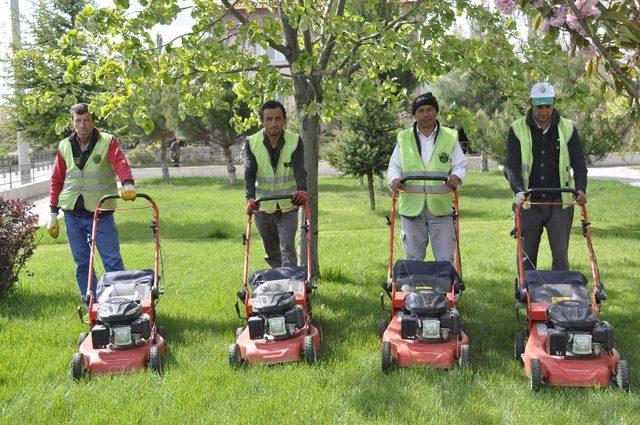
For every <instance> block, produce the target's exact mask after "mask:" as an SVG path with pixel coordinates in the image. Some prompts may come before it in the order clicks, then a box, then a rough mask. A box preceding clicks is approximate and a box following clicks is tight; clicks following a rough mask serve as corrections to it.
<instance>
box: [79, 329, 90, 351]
mask: <svg viewBox="0 0 640 425" xmlns="http://www.w3.org/2000/svg"><path fill="white" fill-rule="evenodd" d="M87 335H89V334H88V333H86V332H82V333H80V336H79V337H78V348H80V346H81V345H82V343H83V342H84V340H85V339H86V338H87Z"/></svg>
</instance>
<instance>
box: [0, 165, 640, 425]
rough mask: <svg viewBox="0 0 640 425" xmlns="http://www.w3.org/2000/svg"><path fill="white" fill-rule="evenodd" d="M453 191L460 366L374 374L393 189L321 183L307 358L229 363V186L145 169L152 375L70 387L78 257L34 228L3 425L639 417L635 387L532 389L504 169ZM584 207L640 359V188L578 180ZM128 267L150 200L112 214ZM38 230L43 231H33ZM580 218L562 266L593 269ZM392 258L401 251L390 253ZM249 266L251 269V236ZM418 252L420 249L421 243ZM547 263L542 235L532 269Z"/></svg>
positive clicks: (4, 381) (9, 306)
mask: <svg viewBox="0 0 640 425" xmlns="http://www.w3.org/2000/svg"><path fill="white" fill-rule="evenodd" d="M467 180H468V181H467V183H466V184H465V185H464V187H463V189H462V190H461V231H462V235H461V248H462V263H463V273H464V279H465V282H466V286H467V290H466V291H465V292H464V294H463V297H462V299H461V301H460V310H461V314H462V315H463V317H464V319H465V321H466V323H467V329H468V331H469V333H470V336H471V338H472V345H471V349H472V368H471V370H457V369H454V370H450V371H443V370H430V369H424V368H411V369H403V370H396V371H394V372H393V373H392V374H390V375H385V374H383V373H382V372H381V368H380V342H379V341H378V339H377V336H376V331H377V327H376V323H377V319H379V318H382V317H384V313H383V312H382V311H381V310H380V307H379V294H380V291H381V283H382V282H384V280H385V276H386V256H387V250H388V246H387V244H388V228H387V226H386V220H385V218H384V216H385V214H388V204H389V198H388V197H384V196H382V197H381V198H380V200H379V202H378V205H379V209H378V210H377V211H375V212H372V211H370V210H369V208H368V196H367V193H366V192H365V191H358V190H357V188H356V182H355V180H352V179H346V178H343V179H338V178H321V180H320V183H321V185H320V189H321V197H320V223H319V229H320V240H319V242H320V264H321V269H322V276H323V278H322V279H321V281H320V288H319V290H318V291H317V292H316V294H315V296H314V298H313V300H312V302H313V303H314V308H315V312H316V315H317V317H318V318H320V320H321V321H322V326H323V329H324V333H325V345H324V346H323V347H322V351H321V353H320V362H319V363H318V364H317V365H316V366H314V367H309V366H306V365H305V364H289V365H284V366H271V367H264V366H255V365H254V366H251V367H248V368H243V369H240V370H233V369H231V368H229V366H228V364H227V345H228V344H229V343H231V342H232V341H233V340H234V332H235V328H236V327H237V326H238V325H239V324H240V323H239V320H238V319H237V318H236V316H235V312H234V309H233V303H234V302H235V300H236V296H235V293H236V291H237V290H238V289H239V288H240V284H241V277H242V259H243V246H242V244H241V242H242V238H241V234H242V232H243V231H244V225H245V219H246V216H245V215H244V214H243V213H242V209H241V207H242V204H243V199H244V196H243V193H242V190H241V188H240V187H236V188H230V187H229V186H227V185H226V182H225V181H224V180H223V179H196V178H185V179H174V180H172V182H171V184H169V185H165V184H162V183H161V182H160V181H156V180H148V181H144V182H142V184H140V190H143V191H144V192H146V193H148V194H150V195H151V196H152V197H153V198H154V199H155V200H156V201H157V202H158V205H159V206H160V212H161V237H162V254H163V263H164V275H163V282H164V286H165V290H166V292H165V296H164V297H163V298H162V299H161V301H160V304H159V306H158V322H159V323H160V324H164V325H165V326H166V327H167V330H168V338H169V341H168V347H169V353H168V357H167V361H166V370H165V373H164V374H162V375H159V376H158V375H155V374H153V373H150V372H141V373H132V374H120V375H112V376H98V377H91V378H87V379H83V380H82V381H80V382H79V383H75V382H73V380H72V379H71V376H70V365H71V356H72V354H73V352H74V351H75V350H76V340H77V336H78V333H80V332H82V331H85V330H86V326H85V325H82V324H81V323H80V321H79V320H78V318H77V316H76V313H75V307H76V305H77V303H78V300H79V294H78V290H77V286H76V283H75V278H74V276H75V274H74V264H73V261H72V259H71V254H70V252H69V248H68V246H67V244H66V241H65V234H64V233H62V234H61V236H60V238H59V239H58V240H57V241H52V240H50V239H48V238H46V237H45V238H43V241H42V245H41V246H40V247H39V248H38V249H37V251H36V253H35V255H34V256H33V257H32V259H31V260H30V262H29V263H28V269H29V272H30V273H29V274H23V275H22V276H21V280H20V282H19V284H18V285H17V289H16V290H15V291H14V292H13V293H12V294H11V295H10V296H9V297H7V298H6V299H4V300H2V301H0V422H2V423H149V422H153V423H171V424H182V423H241V424H248V423H434V424H439V423H454V424H455V423H469V424H493V423H519V424H521V423H527V424H528V423H536V424H537V423H539V424H568V423H579V424H614V423H615V424H637V423H640V413H638V411H639V409H640V403H639V399H638V392H637V388H638V386H633V384H632V391H631V393H623V392H621V391H618V390H615V389H599V388H546V389H544V390H543V391H541V392H540V393H536V394H532V393H531V392H530V390H529V385H528V379H527V378H526V376H525V375H524V371H523V369H522V367H521V366H520V365H519V363H518V362H517V361H515V360H514V359H513V356H512V350H513V346H512V337H513V334H514V332H516V331H517V330H519V325H517V323H516V321H515V314H514V309H513V282H514V277H515V241H514V240H513V239H511V238H510V237H509V231H510V230H511V228H512V225H513V224H512V213H511V207H510V205H511V195H510V193H509V190H508V188H507V185H506V182H505V181H504V178H503V177H502V176H499V175H496V174H491V175H486V174H471V175H470V176H469V177H468V179H467ZM588 205H589V207H590V210H589V212H590V218H591V221H592V222H593V238H594V246H595V249H596V254H597V256H598V260H599V264H600V269H601V273H602V278H603V280H604V282H605V284H606V285H607V292H608V294H609V301H608V302H607V303H606V304H605V307H604V308H603V309H602V318H603V319H606V320H608V321H609V322H611V324H612V325H613V326H614V328H615V332H616V335H615V336H616V345H617V347H618V348H619V350H620V352H621V353H622V356H623V358H626V359H627V360H628V361H629V362H630V365H631V367H632V369H633V370H634V373H633V375H634V377H638V376H640V375H639V374H638V373H637V370H636V369H638V368H640V355H639V354H638V352H637V351H636V348H637V347H638V345H639V344H640V337H639V336H638V329H639V325H640V309H639V308H638V305H640V296H639V294H638V283H639V282H640V279H639V278H640V272H639V269H640V259H639V258H638V254H639V252H638V251H639V248H640V216H639V215H638V210H640V188H634V187H630V186H626V185H622V184H618V183H613V182H598V181H595V182H590V183H589V203H588ZM116 221H117V223H118V228H119V231H120V238H121V247H122V254H123V257H124V260H125V265H126V266H127V267H128V268H147V267H150V266H151V264H152V263H151V261H152V246H151V231H150V230H149V229H148V224H149V222H150V212H149V210H140V211H133V212H128V213H125V212H122V213H117V217H116ZM43 233H44V232H43ZM582 239H583V238H582V236H581V232H580V229H579V225H578V221H577V218H576V220H575V222H574V231H573V233H572V241H571V248H570V261H571V264H572V268H573V269H575V270H580V271H583V272H584V273H585V274H586V275H589V265H588V259H587V255H586V249H585V247H584V241H583V240H582ZM400 251H401V250H400ZM252 253H253V258H252V268H253V269H257V268H265V267H266V263H264V261H263V260H262V247H261V243H260V240H259V239H258V238H257V237H256V238H255V239H254V245H253V249H252ZM429 255H431V254H429ZM549 264H550V258H549V249H548V247H547V246H546V237H544V236H543V243H542V246H541V253H540V256H539V265H540V266H541V267H545V265H546V266H548V265H549Z"/></svg>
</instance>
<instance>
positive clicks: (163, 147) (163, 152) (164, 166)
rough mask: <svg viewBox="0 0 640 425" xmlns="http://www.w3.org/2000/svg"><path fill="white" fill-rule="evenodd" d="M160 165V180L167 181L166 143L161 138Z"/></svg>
mask: <svg viewBox="0 0 640 425" xmlns="http://www.w3.org/2000/svg"><path fill="white" fill-rule="evenodd" d="M160 163H161V166H162V180H164V181H165V182H168V181H169V164H167V141H166V140H165V138H164V137H163V138H162V139H161V140H160Z"/></svg>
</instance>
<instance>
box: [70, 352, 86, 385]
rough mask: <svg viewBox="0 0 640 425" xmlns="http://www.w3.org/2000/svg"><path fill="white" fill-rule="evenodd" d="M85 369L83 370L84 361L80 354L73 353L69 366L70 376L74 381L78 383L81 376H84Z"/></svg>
mask: <svg viewBox="0 0 640 425" xmlns="http://www.w3.org/2000/svg"><path fill="white" fill-rule="evenodd" d="M84 373H85V368H84V359H83V358H82V354H80V353H75V354H74V355H73V363H72V364H71V376H72V377H73V380H74V381H79V380H80V379H81V378H82V376H84Z"/></svg>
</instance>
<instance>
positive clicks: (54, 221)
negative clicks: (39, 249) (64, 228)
mask: <svg viewBox="0 0 640 425" xmlns="http://www.w3.org/2000/svg"><path fill="white" fill-rule="evenodd" d="M47 232H49V236H51V237H52V238H53V239H57V238H58V234H59V233H60V225H59V224H58V213H54V212H52V213H50V214H49V222H48V223H47Z"/></svg>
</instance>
